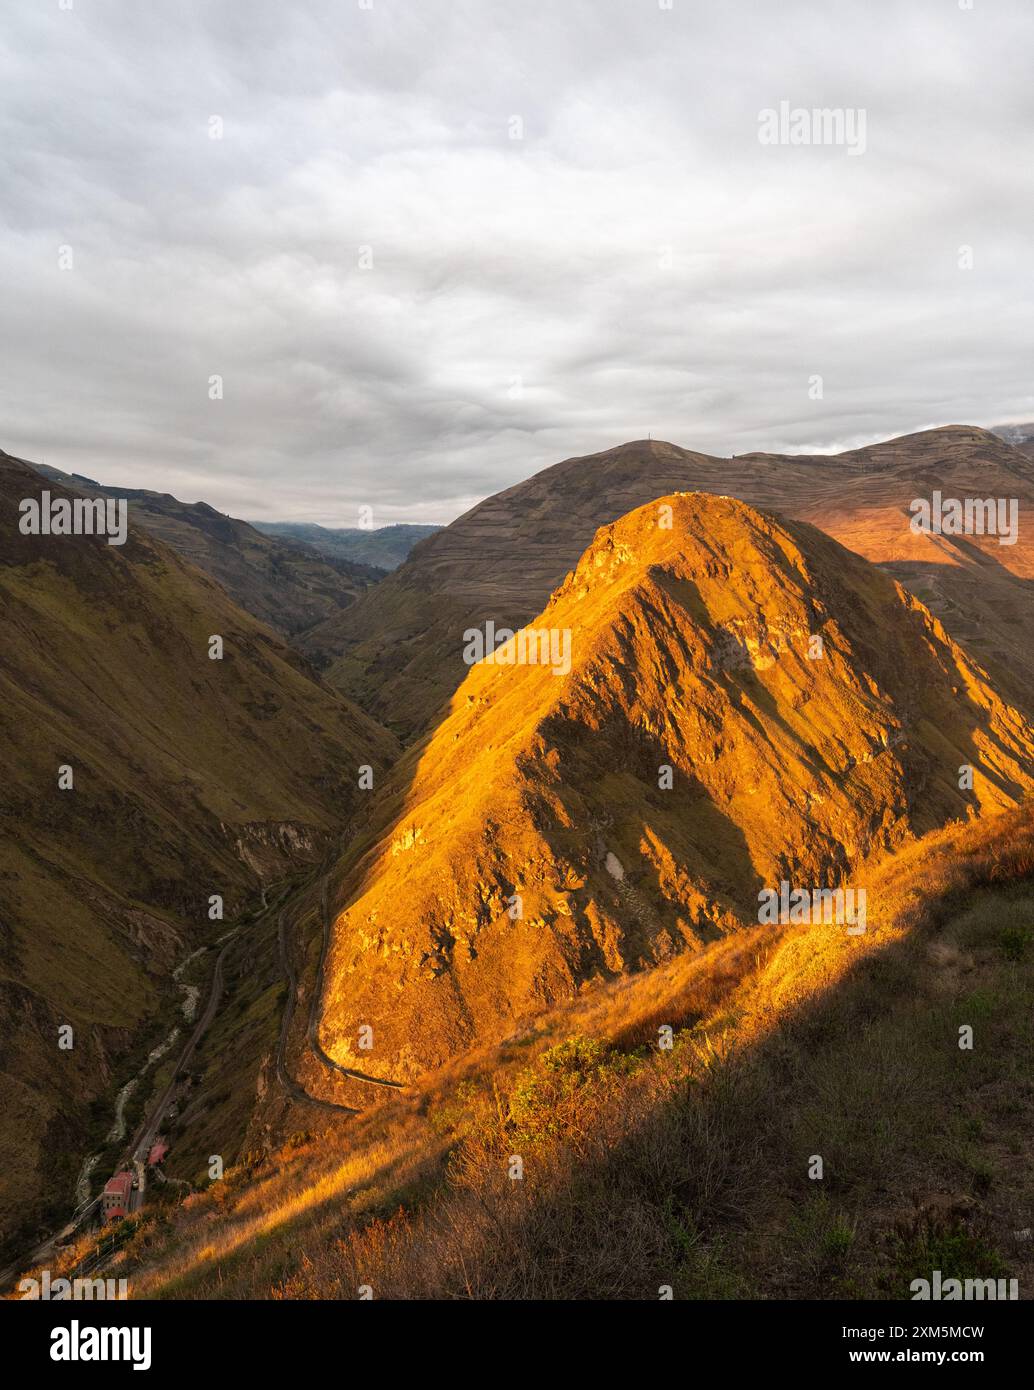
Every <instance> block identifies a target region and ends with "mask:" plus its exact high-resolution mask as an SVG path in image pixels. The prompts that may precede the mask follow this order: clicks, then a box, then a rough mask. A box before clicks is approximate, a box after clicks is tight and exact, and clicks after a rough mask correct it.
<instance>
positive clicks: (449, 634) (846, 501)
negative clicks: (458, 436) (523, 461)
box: [302, 426, 1034, 736]
mask: <svg viewBox="0 0 1034 1390" xmlns="http://www.w3.org/2000/svg"><path fill="white" fill-rule="evenodd" d="M937 488H939V489H940V490H941V491H942V492H943V495H944V496H945V497H960V498H965V497H986V496H994V497H1005V498H1013V497H1015V498H1017V499H1018V500H1019V503H1020V528H1019V542H1018V544H1017V545H1015V546H999V545H998V543H997V540H995V539H994V538H988V537H970V536H962V537H957V538H956V537H950V536H943V535H942V536H935V535H917V534H914V533H913V532H912V531H911V529H910V522H911V513H910V511H909V505H910V503H911V502H912V500H913V499H915V498H922V497H926V498H929V497H930V496H931V495H932V492H933V490H934V489H937ZM686 489H699V490H703V491H708V492H714V493H718V494H726V495H729V496H733V497H738V498H740V499H741V500H742V501H745V502H748V503H749V504H750V505H751V506H756V507H761V508H765V509H771V510H776V511H779V512H781V513H786V514H788V515H790V516H795V517H799V518H800V519H802V520H808V521H811V522H812V523H813V524H815V525H817V526H819V527H820V528H821V529H822V530H824V531H826V532H827V533H828V534H830V535H832V536H834V537H835V538H836V539H837V540H840V541H841V542H842V543H843V544H845V545H847V546H848V547H849V548H851V549H853V550H856V551H857V552H858V553H859V554H861V555H864V556H865V557H866V558H867V559H870V560H873V561H876V562H877V563H881V564H885V565H887V566H888V567H890V568H891V572H892V573H893V574H894V576H895V578H898V579H900V580H901V582H903V583H904V584H905V585H906V586H907V587H909V588H910V589H911V590H912V591H913V592H914V593H916V595H917V596H918V597H920V598H921V599H923V601H924V602H926V603H927V604H928V606H929V607H930V608H931V610H932V611H933V612H934V613H935V614H936V616H938V617H940V618H941V619H942V620H943V622H944V623H945V625H946V626H947V628H948V630H949V632H951V633H952V635H953V636H954V637H956V638H957V639H958V640H960V641H962V642H963V643H965V644H969V643H972V645H973V648H974V654H975V655H976V656H977V659H978V660H980V661H981V663H982V664H986V665H987V666H988V667H989V668H990V669H991V670H992V671H993V673H994V676H995V679H996V681H997V682H999V683H1001V685H1002V687H1003V689H1006V690H1007V691H1008V694H1009V697H1010V698H1011V699H1012V700H1013V701H1014V702H1018V703H1024V707H1025V708H1026V709H1027V710H1028V712H1029V713H1032V714H1034V702H1031V696H1030V691H1031V689H1034V593H1032V590H1031V587H1030V586H1031V583H1032V581H1034V464H1032V462H1031V461H1030V460H1029V459H1028V458H1026V457H1025V456H1024V455H1023V454H1022V453H1020V452H1019V451H1018V450H1016V449H1014V448H1011V447H1010V446H1009V445H1008V444H1006V443H1004V442H1003V441H1002V440H1001V439H999V438H997V437H996V436H995V435H993V434H992V433H990V432H989V431H987V430H981V429H975V428H972V427H969V426H949V427H946V428H944V429H937V430H928V431H925V432H923V433H921V434H915V435H908V436H904V437H903V438H901V439H896V440H892V441H890V442H889V443H887V444H878V445H873V446H871V447H869V448H865V449H858V450H853V451H850V452H848V453H844V454H836V455H770V454H749V455H742V456H739V457H736V458H732V459H718V458H712V457H709V456H707V455H703V454H698V453H693V452H691V451H689V450H686V449H680V448H678V447H677V446H675V445H673V444H667V443H662V442H660V441H657V440H653V441H646V440H640V441H637V442H635V443H631V444H624V445H621V446H620V447H619V448H616V449H610V450H607V451H606V452H605V453H602V454H595V455H590V456H588V457H584V458H573V459H567V460H565V461H564V462H563V463H559V464H556V465H554V466H553V467H552V468H547V469H545V470H544V471H543V472H541V473H538V474H536V475H535V476H534V477H533V478H529V479H528V480H527V481H526V482H523V483H520V484H518V485H517V486H516V487H513V488H509V489H507V490H506V491H505V492H501V493H499V494H497V495H496V496H494V497H490V498H488V499H486V501H484V502H482V503H480V504H479V505H478V506H476V507H474V508H473V509H472V510H471V511H469V512H467V513H466V515H465V516H462V517H460V518H459V519H458V520H457V521H455V522H453V523H452V525H451V526H448V527H446V528H445V529H444V530H443V531H440V532H439V533H438V534H437V535H435V536H433V537H431V538H430V539H429V540H426V541H424V542H422V543H421V544H420V545H418V546H416V547H415V548H414V550H413V552H412V554H411V556H410V558H409V560H408V561H407V562H406V564H405V565H403V566H402V567H401V568H400V569H399V570H397V571H396V572H395V573H394V574H393V575H392V576H391V577H390V578H389V579H388V580H386V581H384V583H382V584H381V585H378V587H377V588H376V589H375V590H373V591H372V592H370V593H368V594H366V595H364V596H363V598H362V599H360V601H359V602H358V603H357V604H356V605H354V607H353V608H351V609H349V610H347V611H346V612H343V613H341V614H338V615H336V616H334V617H333V618H331V619H329V620H328V621H326V622H324V623H321V624H319V625H318V626H316V627H315V628H313V629H312V631H311V632H309V633H306V634H305V637H304V638H303V639H302V646H303V648H304V649H305V650H306V651H308V652H309V653H311V654H312V655H313V656H314V657H317V658H318V659H320V660H321V662H326V663H329V669H328V675H329V678H330V679H331V680H332V681H333V682H334V683H335V684H336V685H338V686H339V688H340V689H342V690H344V691H345V692H346V693H347V694H349V695H350V696H351V697H352V698H354V699H356V700H357V701H358V702H359V703H360V704H362V705H363V707H364V708H367V709H370V710H371V711H373V712H374V713H376V714H377V716H378V717H379V718H382V719H384V720H385V721H387V722H389V723H390V724H391V725H392V727H394V728H397V729H398V730H400V731H401V732H402V733H403V734H405V735H406V736H410V735H412V734H413V733H415V732H419V731H420V730H422V729H425V728H426V727H427V726H428V725H429V723H430V722H431V720H432V718H433V716H434V714H435V712H436V711H437V709H438V708H439V707H440V705H441V703H442V702H443V701H444V700H445V699H447V698H448V696H449V694H451V692H452V690H454V689H455V687H456V685H457V684H458V683H459V681H460V679H462V675H463V667H462V663H461V652H462V647H463V638H462V634H463V631H464V629H465V628H466V627H467V626H469V625H470V624H479V623H483V622H484V621H485V620H486V619H488V618H491V619H493V620H494V621H495V622H496V623H497V624H498V625H500V626H507V627H513V626H516V625H519V624H521V623H523V622H527V621H528V619H529V618H530V617H532V615H533V614H534V613H536V612H538V610H539V609H540V608H541V607H542V605H543V604H544V603H545V601H546V599H547V598H548V596H549V593H550V592H551V591H552V590H553V589H554V588H555V587H556V585H557V584H559V583H560V582H561V580H562V579H563V577H564V575H565V574H566V573H567V572H568V570H570V569H571V567H572V566H573V565H574V564H575V563H576V561H577V559H578V556H579V555H580V554H581V552H582V550H583V549H584V548H585V546H586V545H588V543H589V541H590V540H591V538H592V535H593V533H594V532H595V530H596V528H597V527H598V526H601V525H605V524H606V523H607V522H609V521H613V520H615V519H616V518H617V517H618V516H621V515H623V514H624V513H625V512H627V511H629V510H630V509H631V508H633V507H636V506H641V505H642V504H643V503H645V502H647V501H649V500H650V499H651V498H654V497H657V496H660V495H662V494H664V493H665V492H668V491H673V490H686Z"/></svg>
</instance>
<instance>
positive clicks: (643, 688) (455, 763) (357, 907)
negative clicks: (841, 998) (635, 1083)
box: [322, 493, 1034, 1079]
mask: <svg viewBox="0 0 1034 1390" xmlns="http://www.w3.org/2000/svg"><path fill="white" fill-rule="evenodd" d="M963 767H971V768H972V769H973V772H972V789H969V788H968V786H967V785H966V784H967V782H968V780H969V779H968V778H967V777H965V776H964V775H962V774H960V769H961V768H963ZM960 777H961V780H962V783H963V786H962V787H960ZM1032 786H1034V730H1032V729H1031V726H1030V725H1029V724H1028V723H1027V722H1026V720H1025V719H1024V718H1023V716H1022V715H1021V714H1019V713H1018V712H1017V711H1016V710H1015V709H1014V708H1012V707H1011V706H1009V705H1008V704H1007V703H1006V702H1005V701H1003V700H1002V699H1001V698H1000V697H999V696H998V694H997V693H996V692H995V690H994V689H993V688H992V686H991V685H990V683H989V682H988V681H987V679H986V678H985V675H984V673H983V672H982V671H981V670H980V669H979V668H978V667H976V666H975V665H974V664H973V663H972V661H971V660H970V659H969V658H968V657H967V655H966V654H965V653H964V652H963V651H962V649H961V648H960V647H959V646H958V645H957V644H956V643H954V642H953V641H952V639H951V638H950V637H949V636H948V635H947V633H946V632H945V630H944V628H943V627H942V626H941V624H940V623H939V622H938V621H937V620H936V619H935V618H933V617H932V616H931V615H930V613H929V612H928V611H927V610H926V609H925V608H924V607H923V605H922V604H920V603H919V602H918V601H917V600H916V599H915V598H913V597H912V596H911V595H910V594H908V593H907V592H906V591H905V590H904V589H902V588H901V587H900V586H899V585H898V584H896V583H895V582H894V581H893V580H891V579H890V578H889V577H888V576H886V575H885V574H883V573H882V572H881V571H880V570H878V569H877V568H875V567H874V566H872V565H870V564H869V563H868V562H867V561H865V560H863V559H861V558H860V557H859V556H857V555H854V554H852V553H850V552H848V551H847V550H845V549H844V548H843V547H841V546H840V545H839V544H837V543H836V542H835V541H833V540H831V539H829V538H828V537H827V536H825V535H823V534H822V533H821V532H819V531H817V530H815V529H813V528H812V527H810V526H808V525H806V524H803V523H798V522H782V521H777V520H775V519H773V518H772V517H768V516H764V515H762V514H760V513H758V512H756V511H754V510H752V509H751V508H750V507H748V506H746V505H744V504H743V503H741V502H738V501H734V500H732V499H730V498H726V497H716V496H711V495H707V494H702V493H692V494H683V495H674V496H669V497H666V498H661V499H660V500H659V501H656V502H653V503H650V504H648V505H647V506H644V507H642V508H639V509H638V510H636V511H634V512H632V513H631V514H629V515H628V516H625V517H623V518H622V519H621V520H620V521H618V522H616V523H615V524H613V525H610V526H606V527H604V528H602V529H601V530H600V531H599V532H598V534H597V535H596V537H595V539H594V540H593V542H592V544H591V545H590V546H589V548H588V550H587V551H586V552H585V554H584V555H583V557H582V558H581V560H580V561H579V563H578V565H577V567H576V568H575V570H574V571H573V573H572V574H570V575H569V576H568V578H567V579H566V580H565V581H564V582H563V583H562V584H561V585H560V587H559V588H558V590H557V591H556V593H555V594H554V595H553V597H552V599H551V600H550V602H549V603H548V605H547V606H546V608H545V610H544V611H543V612H542V614H541V615H540V616H539V618H538V619H536V620H535V622H534V623H532V624H530V625H529V629H527V630H526V631H525V632H523V633H519V634H518V635H517V637H516V638H515V639H513V641H512V642H510V643H509V644H507V645H506V646H503V647H500V648H499V649H498V650H497V651H496V652H495V654H494V660H493V661H492V662H491V663H489V662H488V661H484V662H482V663H481V664H477V665H474V666H472V667H471V668H470V669H469V673H468V674H467V677H466V679H465V680H464V682H463V684H462V685H461V686H460V688H459V690H458V691H457V692H456V695H455V697H454V698H453V701H452V705H451V710H450V712H449V714H448V717H446V718H445V719H444V720H443V722H442V723H441V724H440V726H439V727H438V728H437V729H436V730H435V732H434V734H433V735H432V736H431V737H430V739H429V740H428V741H427V742H426V743H424V744H423V745H421V746H420V747H419V748H414V749H412V750H410V752H409V753H407V755H406V756H405V757H404V758H403V759H402V760H401V762H400V763H399V764H398V765H397V767H396V770H395V771H394V773H393V774H392V778H391V781H390V784H389V786H388V788H387V790H386V792H385V793H382V794H381V795H380V796H379V797H378V806H379V810H378V812H376V813H375V814H376V816H377V819H375V821H374V828H375V830H376V838H375V841H374V843H373V845H372V847H368V846H369V842H367V847H366V848H365V852H361V851H360V850H358V849H357V850H355V851H353V853H352V856H351V857H350V858H348V859H346V861H345V862H344V863H343V865H342V866H341V873H340V879H339V885H340V886H339V891H338V900H337V901H338V913H337V916H336V920H335V923H334V931H333V944H332V951H331V956H330V962H329V968H328V984H327V988H326V991H325V997H324V1000H323V1006H322V1036H323V1041H324V1044H325V1046H326V1047H327V1049H328V1051H330V1052H331V1053H332V1055H334V1056H335V1057H337V1058H338V1059H339V1060H341V1061H346V1060H347V1061H349V1062H350V1064H352V1065H357V1064H359V1065H361V1066H362V1067H363V1069H364V1070H367V1071H373V1072H374V1073H375V1074H377V1075H382V1076H392V1077H395V1078H396V1079H402V1078H405V1077H407V1076H413V1075H414V1074H416V1073H418V1072H420V1071H421V1070H422V1069H424V1068H429V1067H432V1066H435V1065H437V1064H439V1063H441V1062H442V1061H444V1060H445V1059H446V1058H448V1057H450V1056H453V1055H455V1054H457V1053H459V1052H462V1051H463V1050H464V1049H465V1048H467V1047H468V1046H471V1045H473V1044H474V1043H475V1042H477V1043H478V1044H484V1043H486V1042H490V1041H492V1040H493V1039H495V1038H499V1037H502V1036H506V1035H508V1034H510V1033H512V1032H513V1031H514V1030H516V1029H519V1028H520V1027H522V1026H524V1025H525V1024H526V1023H527V1022H528V1021H529V1020H530V1019H532V1018H533V1017H534V1015H535V1014H536V1012H538V1011H539V1010H541V1009H543V1008H544V1007H546V1006H548V1005H549V1004H550V1003H552V1002H555V1001H556V1000H558V999H562V998H565V997H568V996H570V995H572V994H574V993H576V992H577V991H579V990H580V989H583V988H586V987H587V986H590V985H591V984H592V982H593V981H596V980H602V979H606V978H611V977H613V976H614V975H615V974H618V973H621V972H625V971H633V970H638V969H640V968H643V967H644V966H647V965H649V964H651V963H654V962H656V961H659V960H662V959H664V958H665V957H666V956H668V955H670V954H671V953H673V952H677V951H685V950H697V949H700V948H701V946H702V945H704V944H706V943H707V942H708V941H709V940H711V939H713V938H715V937H716V936H717V935H719V934H721V933H724V932H728V931H730V930H733V929H735V928H736V927H737V926H738V925H739V924H742V923H748V924H749V923H750V922H752V921H754V922H756V920H757V910H758V893H759V891H760V890H761V889H763V888H765V887H777V886H778V885H779V883H780V882H781V881H782V880H784V879H787V880H790V881H791V882H793V883H795V884H796V885H799V886H803V887H808V888H822V887H832V886H836V885H843V886H855V887H856V888H857V887H864V875H865V866H866V864H867V862H871V861H872V860H873V859H874V858H876V857H878V856H879V855H881V854H883V853H884V852H886V851H888V850H891V849H893V848H895V847H896V846H899V845H901V844H903V843H904V842H906V841H908V840H909V839H910V838H911V837H913V836H915V835H918V834H921V833H924V832H925V831H927V830H929V829H931V828H932V827H934V826H938V825H942V824H944V823H946V822H948V821H950V820H953V819H960V818H965V817H966V816H968V815H971V814H974V813H976V812H977V811H978V810H994V809H996V808H1004V807H1007V806H1010V805H1013V804H1015V803H1016V802H1017V801H1018V800H1019V799H1020V798H1021V797H1022V796H1023V795H1024V794H1025V793H1026V792H1027V791H1029V790H1030V789H1031V787H1032ZM364 1025H366V1026H368V1027H372V1028H373V1037H374V1047H373V1050H372V1051H360V1050H359V1048H358V1038H359V1030H360V1028H362V1027H363V1026H364ZM360 1059H361V1061H360Z"/></svg>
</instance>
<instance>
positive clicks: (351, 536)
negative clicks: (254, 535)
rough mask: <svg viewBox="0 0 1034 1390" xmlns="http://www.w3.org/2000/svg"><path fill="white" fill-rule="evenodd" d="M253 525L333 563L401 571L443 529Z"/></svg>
mask: <svg viewBox="0 0 1034 1390" xmlns="http://www.w3.org/2000/svg"><path fill="white" fill-rule="evenodd" d="M251 524H252V526H254V528H255V530H256V531H261V532H262V533H263V535H266V536H280V537H281V538H283V539H285V540H292V541H300V542H302V543H304V544H305V545H311V546H312V548H313V550H318V551H319V552H320V554H321V555H327V556H329V557H331V558H332V559H338V560H350V561H352V562H353V563H359V564H362V565H376V566H377V567H378V568H379V569H383V570H395V569H398V567H399V565H401V564H402V562H403V561H404V560H405V559H406V557H407V556H408V555H409V552H410V551H411V550H412V549H413V547H414V545H416V543H417V541H422V540H424V539H426V537H428V536H433V535H434V533H435V532H436V531H440V530H441V529H442V528H441V527H440V526H407V525H399V526H381V527H378V528H377V530H375V531H364V530H362V529H360V528H359V527H357V526H317V525H315V524H314V523H312V522H297V521H253V522H252V523H251Z"/></svg>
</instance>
